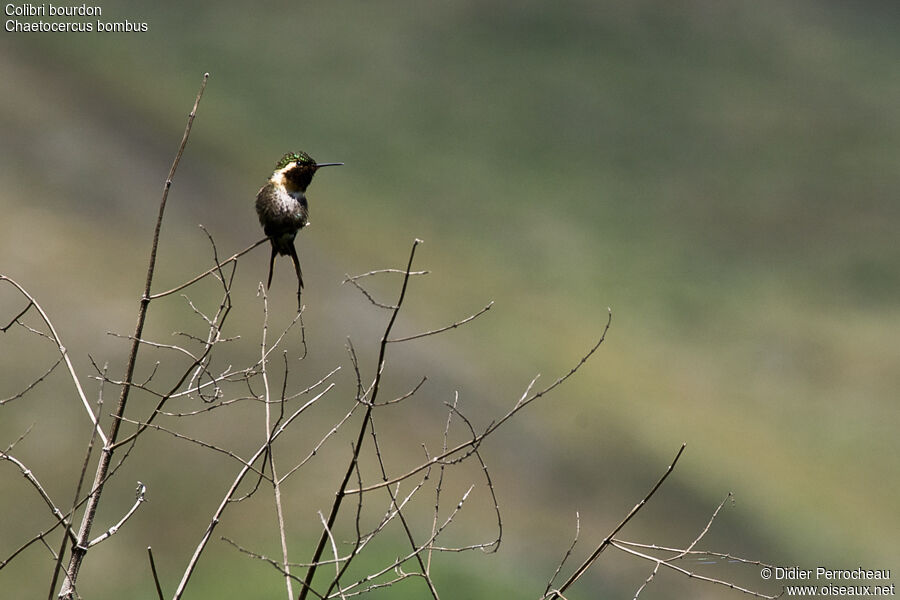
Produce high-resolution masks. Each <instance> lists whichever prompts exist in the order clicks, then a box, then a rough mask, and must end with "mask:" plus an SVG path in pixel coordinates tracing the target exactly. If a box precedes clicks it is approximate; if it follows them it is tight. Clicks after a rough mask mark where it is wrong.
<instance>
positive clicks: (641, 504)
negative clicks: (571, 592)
mask: <svg viewBox="0 0 900 600" xmlns="http://www.w3.org/2000/svg"><path fill="white" fill-rule="evenodd" d="M685 446H687V444H682V445H681V448H680V449H679V450H678V454H676V455H675V458H674V459H673V460H672V462H671V463H670V464H669V468H667V469H666V472H665V473H663V476H662V477H660V478H659V481H657V482H656V485H654V486H653V489H651V490H650V492H649V493H648V494H647V495H646V496H644V499H643V500H641V501H640V502H638V503H637V504H635V505H634V508H632V509H631V512H629V513H628V515H626V517H625V518H624V519H622V522H620V523H619V524H618V525H616V527H615V529H613V530H612V531H611V532H610V533H609V535H607V536H606V537H605V538H604V539H603V541H602V542H600V545H599V546H597V549H596V550H594V551H593V552H592V553H591V555H590V556H589V557H588V558H587V560H585V561H584V562H583V563H582V564H581V566H580V567H578V569H577V570H576V571H575V572H574V573H572V576H571V577H569V578H568V579H567V580H566V581H565V583H563V584H562V585H561V586H559V589H558V590H554V591H553V592H551V593H550V595H549V596H546V598H547V599H548V600H553V599H554V598H560V597H562V593H563V592H565V591H566V590H567V589H568V588H569V586H571V585H572V584H573V583H575V582H576V581H578V579H579V578H580V577H581V576H582V575H584V574H585V572H586V571H587V570H588V569H590V568H591V565H593V564H594V562H595V561H596V560H597V558H598V557H599V556H600V553H601V552H603V551H604V550H606V548H607V546H609V545H610V543H611V542H612V539H613V538H614V537H615V536H616V534H617V533H619V531H621V530H622V528H623V527H625V525H626V524H627V523H628V521H630V520H631V519H632V517H634V515H636V514H637V513H638V511H640V510H641V509H642V508H643V507H644V505H646V504H647V502H648V501H649V500H650V498H652V497H653V494H655V493H656V490H658V489H659V488H660V486H661V485H662V484H663V482H664V481H665V480H666V479H667V478H668V477H669V475H670V474H671V473H672V471H673V470H674V469H675V465H676V464H677V463H678V459H679V458H681V453H682V452H684V448H685Z"/></svg>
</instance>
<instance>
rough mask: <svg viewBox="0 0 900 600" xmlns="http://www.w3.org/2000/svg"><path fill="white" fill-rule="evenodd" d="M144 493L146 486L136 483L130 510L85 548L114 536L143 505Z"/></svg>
mask: <svg viewBox="0 0 900 600" xmlns="http://www.w3.org/2000/svg"><path fill="white" fill-rule="evenodd" d="M146 493H147V486H146V485H144V484H143V483H141V482H140V481H138V482H137V490H136V491H135V500H134V505H133V506H132V507H131V509H130V510H129V511H128V512H127V513H125V516H124V517H122V519H121V520H120V521H119V522H118V523H116V524H115V525H113V526H112V527H110V528H109V529H107V530H106V531H105V532H104V533H103V534H102V535H100V536H98V537H96V538H94V539H93V540H91V542H90V543H89V544H88V546H87V547H88V548H90V547H91V546H96V545H97V544H99V543H100V542H102V541H104V540H106V539H107V538H109V537H111V536H113V535H115V534H116V532H118V531H119V528H121V527H122V525H124V524H125V521H127V520H128V519H130V518H131V515H133V514H134V513H135V512H137V509H138V507H139V506H140V505H141V503H143V502H144V500H145V498H144V495H145V494H146Z"/></svg>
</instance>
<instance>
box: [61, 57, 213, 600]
mask: <svg viewBox="0 0 900 600" xmlns="http://www.w3.org/2000/svg"><path fill="white" fill-rule="evenodd" d="M208 80H209V73H206V74H204V75H203V81H202V83H201V84H200V90H199V91H198V92H197V98H196V99H195V100H194V107H193V108H192V109H191V113H190V114H189V115H188V121H187V125H186V126H185V129H184V135H183V136H182V138H181V145H180V146H179V147H178V152H177V153H176V154H175V160H174V161H173V162H172V167H171V168H170V169H169V175H168V177H166V183H165V185H164V187H163V194H162V199H161V200H160V203H159V211H158V214H157V218H156V227H155V229H154V232H153V242H152V244H151V246H150V261H149V265H148V266H147V278H146V282H145V284H144V292H143V295H142V297H141V302H140V307H139V308H138V318H137V324H136V325H135V328H134V336H133V338H134V339H133V341H132V344H131V351H130V352H129V355H128V362H127V365H126V368H125V381H126V382H130V381H131V380H132V378H133V377H134V367H135V364H136V363H137V354H138V349H139V348H140V342H139V341H138V340H139V339H140V337H141V333H142V332H143V330H144V321H145V320H146V318H147V308H148V307H149V305H150V289H151V286H152V285H153V274H154V271H155V269H156V252H157V248H158V246H159V234H160V231H161V230H162V221H163V215H164V214H165V210H166V201H167V200H168V197H169V189H170V188H171V187H172V178H173V177H174V176H175V171H176V170H177V168H178V163H179V162H180V161H181V156H182V155H183V154H184V149H185V147H186V146H187V142H188V138H189V137H190V134H191V126H192V125H193V123H194V116H195V115H196V114H197V107H198V106H199V104H200V99H201V98H202V97H203V91H204V90H205V89H206V82H207V81H208ZM60 348H62V346H60ZM66 362H67V364H68V363H69V361H68V358H66ZM72 373H73V376H74V371H72ZM76 386H77V387H79V390H80V385H79V384H77V379H76ZM130 390H131V386H130V385H129V384H126V385H125V386H123V387H122V391H121V393H120V394H119V403H118V406H117V407H116V412H115V415H116V417H122V416H124V414H125V406H126V405H127V403H128V394H129V392H130ZM81 395H82V399H83V401H84V402H85V406H86V407H87V408H88V412H90V407H89V406H88V405H87V400H86V399H84V394H83V393H82V394H81ZM91 415H92V417H93V413H91ZM92 421H94V424H95V425H96V419H93V418H92ZM120 424H121V419H120V418H116V419H113V421H112V423H111V425H110V432H109V440H108V441H107V438H106V437H105V436H104V435H103V433H102V432H99V431H98V433H99V435H100V436H101V439H102V440H103V443H104V446H105V447H106V451H105V452H103V453H102V454H101V457H100V462H99V464H98V465H97V472H96V475H95V477H94V486H93V489H92V492H91V496H90V499H89V500H88V504H87V508H86V510H85V512H84V516H83V517H82V521H81V528H80V530H79V532H78V542H77V543H76V544H75V545H74V547H73V549H72V556H71V558H70V560H69V567H68V569H66V573H67V576H66V579H65V581H64V582H63V586H62V589H61V590H60V592H59V597H60V598H61V599H63V600H73V598H74V597H75V589H74V588H75V582H76V580H77V579H78V572H79V570H80V568H81V562H82V560H83V559H84V556H85V553H86V552H87V543H88V539H89V538H90V534H91V527H92V525H93V522H94V516H95V515H96V512H97V506H98V505H99V502H100V496H101V494H102V491H103V483H104V482H105V481H106V476H107V472H108V471H109V465H110V462H111V461H112V455H113V449H112V448H111V447H110V445H111V444H114V443H115V441H116V438H117V437H118V433H119V426H120Z"/></svg>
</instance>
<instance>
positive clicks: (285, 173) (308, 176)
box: [272, 151, 344, 192]
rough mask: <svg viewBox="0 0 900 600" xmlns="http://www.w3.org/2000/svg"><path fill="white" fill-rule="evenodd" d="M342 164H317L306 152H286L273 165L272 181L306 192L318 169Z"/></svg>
mask: <svg viewBox="0 0 900 600" xmlns="http://www.w3.org/2000/svg"><path fill="white" fill-rule="evenodd" d="M342 164H344V163H317V162H316V161H315V160H313V157H311V156H310V155H309V154H307V153H306V152H303V151H301V152H288V153H287V154H285V155H284V156H282V157H281V160H279V161H278V164H277V165H275V172H274V173H273V174H272V179H273V180H280V181H282V182H283V184H284V186H285V187H287V188H289V189H291V190H292V191H293V190H299V191H301V192H303V191H306V188H307V187H308V186H309V183H310V182H311V181H312V178H313V175H315V173H316V171H317V170H318V169H319V168H320V167H333V166H337V165H342Z"/></svg>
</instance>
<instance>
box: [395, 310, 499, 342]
mask: <svg viewBox="0 0 900 600" xmlns="http://www.w3.org/2000/svg"><path fill="white" fill-rule="evenodd" d="M493 305H494V301H493V300H492V301H491V302H489V303H488V305H487V306H485V307H484V308H482V309H481V310H479V311H478V312H477V313H475V314H473V315H470V316H468V317H466V318H465V319H463V320H462V321H457V322H455V323H451V324H450V325H447V326H446V327H441V328H440V329H432V330H431V331H425V332H423V333H419V334H416V335H410V336H407V337H402V338H394V339H392V340H388V343H394V342H408V341H409V340H417V339H419V338H423V337H428V336H429V335H436V334H438V333H443V332H445V331H449V330H450V329H455V328H457V327H459V326H460V325H465V324H466V323H468V322H470V321H473V320H474V319H477V318H478V317H479V316H481V315H483V314H484V313H486V312H487V311H489V310H490V309H491V307H492V306H493Z"/></svg>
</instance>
